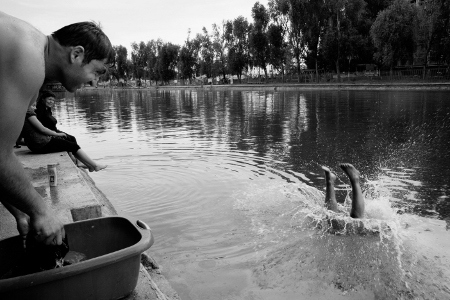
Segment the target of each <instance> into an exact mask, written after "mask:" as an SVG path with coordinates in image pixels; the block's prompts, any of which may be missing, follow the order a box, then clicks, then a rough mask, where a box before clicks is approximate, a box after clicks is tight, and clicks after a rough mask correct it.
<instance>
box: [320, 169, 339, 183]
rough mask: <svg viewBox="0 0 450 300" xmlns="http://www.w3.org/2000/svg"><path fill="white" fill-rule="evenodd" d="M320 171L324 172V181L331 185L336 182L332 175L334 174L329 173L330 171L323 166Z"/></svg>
mask: <svg viewBox="0 0 450 300" xmlns="http://www.w3.org/2000/svg"><path fill="white" fill-rule="evenodd" d="M322 170H324V172H325V179H326V181H327V182H329V183H331V184H333V183H334V181H335V180H336V175H334V173H333V172H331V170H330V169H329V168H327V167H325V166H322Z"/></svg>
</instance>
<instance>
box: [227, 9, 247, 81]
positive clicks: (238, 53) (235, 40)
mask: <svg viewBox="0 0 450 300" xmlns="http://www.w3.org/2000/svg"><path fill="white" fill-rule="evenodd" d="M248 30H249V24H248V21H247V19H245V18H244V17H242V16H239V17H237V18H236V19H235V20H234V21H233V31H232V35H231V36H230V35H228V36H227V38H228V40H229V44H228V45H229V48H228V64H229V68H230V71H231V72H232V73H233V74H236V75H237V76H238V78H239V81H240V80H241V76H242V71H243V70H244V68H245V67H247V66H248ZM227 34H229V32H227Z"/></svg>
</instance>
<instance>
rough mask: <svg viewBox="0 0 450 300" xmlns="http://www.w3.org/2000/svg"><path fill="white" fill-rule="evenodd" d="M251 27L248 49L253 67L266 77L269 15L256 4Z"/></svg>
mask: <svg viewBox="0 0 450 300" xmlns="http://www.w3.org/2000/svg"><path fill="white" fill-rule="evenodd" d="M252 17H253V20H254V23H253V26H252V27H251V29H250V36H249V47H250V53H251V55H252V56H253V57H252V58H253V63H254V65H256V66H258V67H260V68H262V69H263V70H264V75H265V76H266V77H267V68H266V66H267V63H268V60H269V57H270V49H269V39H268V36H267V26H268V24H269V14H268V12H267V10H266V8H265V7H264V5H262V4H260V3H259V2H256V3H255V5H254V6H253V8H252Z"/></svg>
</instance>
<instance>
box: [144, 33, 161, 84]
mask: <svg viewBox="0 0 450 300" xmlns="http://www.w3.org/2000/svg"><path fill="white" fill-rule="evenodd" d="M162 43H163V42H162V40H161V39H158V40H151V41H148V42H147V45H146V47H147V53H148V56H147V62H146V67H147V71H148V77H149V79H150V81H151V80H153V81H157V80H158V79H159V75H158V72H157V60H158V52H159V49H161V46H162Z"/></svg>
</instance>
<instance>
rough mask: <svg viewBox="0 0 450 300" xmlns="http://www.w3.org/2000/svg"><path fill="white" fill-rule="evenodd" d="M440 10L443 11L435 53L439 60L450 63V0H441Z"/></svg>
mask: <svg viewBox="0 0 450 300" xmlns="http://www.w3.org/2000/svg"><path fill="white" fill-rule="evenodd" d="M439 10H440V12H441V13H440V17H439V18H438V24H437V30H436V31H437V33H436V39H435V41H436V43H435V45H434V47H433V54H434V56H435V57H436V58H437V60H438V61H440V62H445V63H446V64H447V65H450V1H448V0H441V1H440V7H439ZM449 71H450V70H449Z"/></svg>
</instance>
